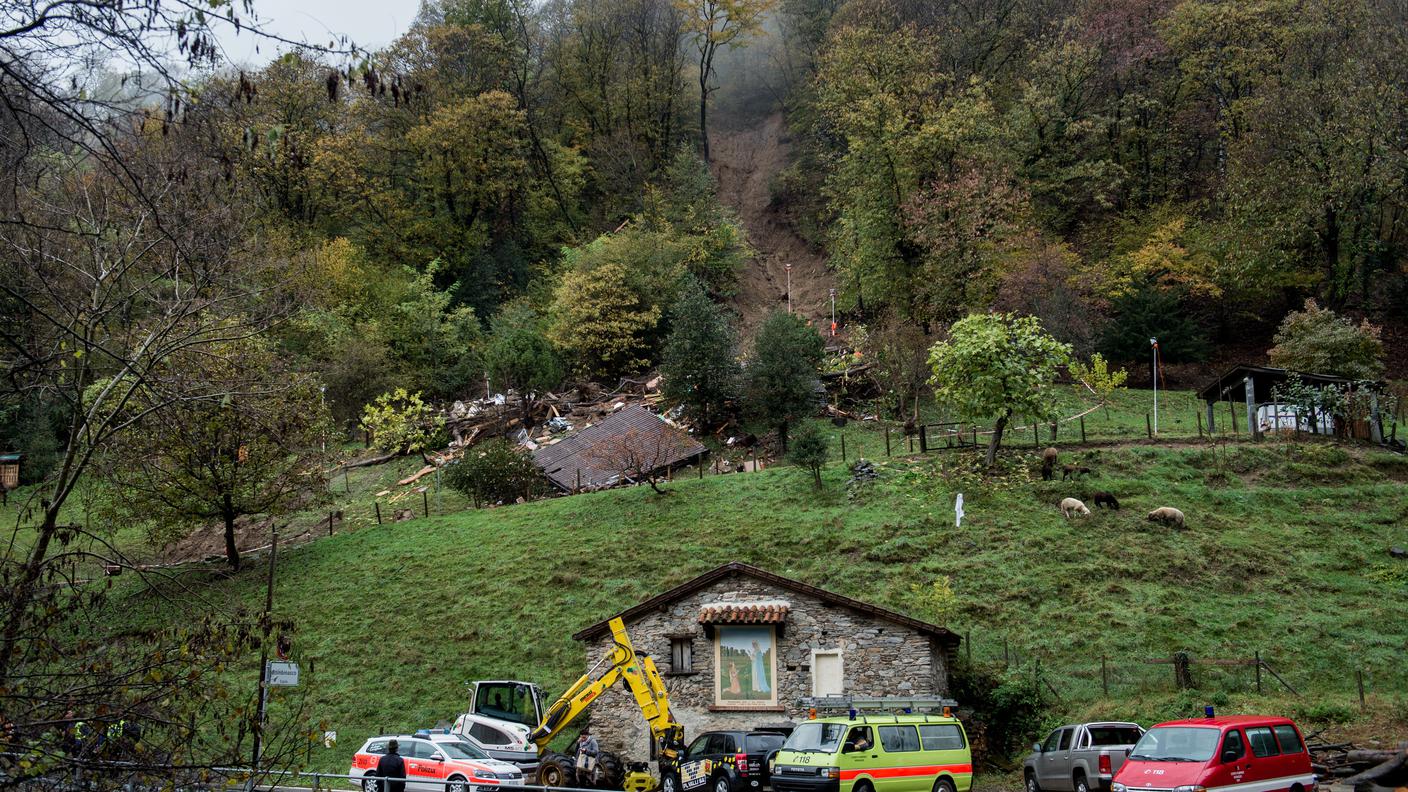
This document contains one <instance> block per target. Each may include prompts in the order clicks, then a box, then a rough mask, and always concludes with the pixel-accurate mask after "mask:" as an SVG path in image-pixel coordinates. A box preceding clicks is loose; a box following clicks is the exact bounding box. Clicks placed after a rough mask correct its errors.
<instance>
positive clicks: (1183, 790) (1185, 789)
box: [1173, 784, 1208, 792]
mask: <svg viewBox="0 0 1408 792" xmlns="http://www.w3.org/2000/svg"><path fill="white" fill-rule="evenodd" d="M1173 792H1208V788H1207V787H1205V786H1198V785H1196V784H1192V785H1189V786H1180V787H1174V788H1173Z"/></svg>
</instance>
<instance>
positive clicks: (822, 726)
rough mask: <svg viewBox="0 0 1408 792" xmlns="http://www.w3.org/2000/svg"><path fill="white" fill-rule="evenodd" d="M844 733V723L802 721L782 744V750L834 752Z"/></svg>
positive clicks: (839, 744)
mask: <svg viewBox="0 0 1408 792" xmlns="http://www.w3.org/2000/svg"><path fill="white" fill-rule="evenodd" d="M845 733H846V725H845V724H844V723H817V722H815V721H813V722H811V723H803V724H802V725H801V726H798V727H797V730H796V731H794V732H792V736H791V737H788V738H787V742H786V743H785V744H783V746H782V750H784V751H820V752H822V753H835V752H836V749H837V748H839V747H840V746H841V737H842V736H843V735H845Z"/></svg>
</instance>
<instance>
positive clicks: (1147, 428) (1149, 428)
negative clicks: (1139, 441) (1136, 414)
mask: <svg viewBox="0 0 1408 792" xmlns="http://www.w3.org/2000/svg"><path fill="white" fill-rule="evenodd" d="M1144 433H1145V434H1147V435H1149V439H1150V440H1153V439H1154V425H1153V424H1152V423H1150V422H1149V413H1144Z"/></svg>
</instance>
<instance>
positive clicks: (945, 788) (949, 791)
mask: <svg viewBox="0 0 1408 792" xmlns="http://www.w3.org/2000/svg"><path fill="white" fill-rule="evenodd" d="M934 792H954V789H953V782H952V781H950V780H948V779H947V778H940V779H939V780H938V781H935V782H934Z"/></svg>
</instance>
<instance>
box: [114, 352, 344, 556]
mask: <svg viewBox="0 0 1408 792" xmlns="http://www.w3.org/2000/svg"><path fill="white" fill-rule="evenodd" d="M166 373H167V376H168V377H169V381H171V382H175V383H179V385H178V386H177V387H180V388H185V389H193V388H199V387H201V386H202V385H203V384H205V383H218V384H219V385H221V386H224V387H225V388H227V389H228V390H227V392H226V393H225V395H224V397H223V398H221V399H219V400H218V401H217V400H211V399H203V398H191V397H189V396H186V394H184V393H181V392H180V391H178V392H177V393H178V394H179V395H173V394H172V393H170V392H167V391H155V390H154V389H153V390H148V389H142V391H141V392H139V393H138V394H136V397H135V399H134V400H133V402H132V403H131V404H130V405H129V406H128V408H127V409H128V410H130V411H131V413H130V416H124V417H128V418H130V419H133V420H137V421H138V427H137V430H136V431H131V432H124V433H123V434H121V435H119V436H118V437H117V438H115V439H114V440H113V441H112V442H110V443H109V444H108V445H107V446H106V447H105V448H104V449H103V459H102V467H103V475H104V479H105V481H106V482H107V483H108V484H109V485H111V486H110V489H109V490H108V493H109V494H108V498H107V499H106V500H105V501H104V503H103V504H102V506H101V508H102V510H103V511H104V512H106V513H107V516H108V517H109V518H110V519H112V520H113V521H115V522H128V523H135V524H140V525H144V526H146V527H147V529H148V533H149V536H150V537H151V539H152V540H153V542H154V543H155V544H158V545H162V544H166V543H169V542H171V541H174V540H176V539H179V538H181V537H184V536H185V535H187V534H189V533H190V532H191V531H192V530H194V529H196V528H198V527H201V526H203V525H206V524H209V523H212V522H215V523H218V524H220V525H221V526H222V527H223V529H224V533H225V552H226V556H227V558H228V560H229V562H230V564H231V566H233V567H234V568H235V569H239V567H240V555H239V550H238V547H237V546H236V543H235V521H236V520H237V519H238V518H240V517H244V516H247V515H262V514H281V513H283V512H285V511H287V510H288V509H289V508H290V507H292V506H293V505H294V504H296V503H300V502H302V501H305V500H307V499H309V498H310V497H313V498H315V497H317V496H318V495H320V494H321V493H322V491H323V488H324V486H325V485H324V473H323V470H322V467H323V464H324V460H323V459H322V449H323V448H324V447H325V444H326V441H327V437H328V429H329V426H328V422H327V419H326V411H325V409H324V407H323V404H322V399H321V394H320V393H319V391H318V388H317V386H316V383H315V382H314V381H313V380H312V379H311V378H309V377H307V376H299V375H296V374H293V373H292V372H289V371H288V370H287V368H286V367H285V366H284V365H282V364H281V363H280V362H279V361H278V360H277V359H276V358H275V356H274V354H273V352H272V350H270V349H269V348H268V347H267V345H264V344H262V343H260V342H258V341H248V340H245V341H236V342H229V343H223V344H219V345H215V346H214V347H212V348H211V349H208V350H203V354H200V355H190V356H181V358H180V359H179V360H176V361H172V365H171V369H170V370H169V371H168V372H166ZM182 396H186V397H185V398H183V397H182ZM159 402H166V404H165V406H164V409H162V411H161V412H160V413H155V414H154V415H157V416H159V417H158V418H146V417H145V414H146V413H147V412H148V411H149V410H150V408H151V406H152V405H153V404H154V403H159Z"/></svg>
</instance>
